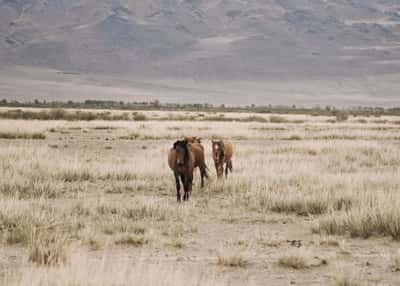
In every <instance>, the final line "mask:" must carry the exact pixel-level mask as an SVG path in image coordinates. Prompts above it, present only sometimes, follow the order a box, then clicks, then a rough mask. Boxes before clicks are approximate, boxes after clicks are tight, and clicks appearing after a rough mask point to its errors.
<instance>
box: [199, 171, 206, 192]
mask: <svg viewBox="0 0 400 286" xmlns="http://www.w3.org/2000/svg"><path fill="white" fill-rule="evenodd" d="M199 170H200V177H201V187H202V188H204V175H205V170H204V169H203V168H202V167H201V168H199Z"/></svg>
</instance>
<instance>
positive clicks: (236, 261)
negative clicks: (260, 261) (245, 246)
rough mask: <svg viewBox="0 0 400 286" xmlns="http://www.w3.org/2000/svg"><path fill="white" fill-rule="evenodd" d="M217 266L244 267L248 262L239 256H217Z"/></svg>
mask: <svg viewBox="0 0 400 286" xmlns="http://www.w3.org/2000/svg"><path fill="white" fill-rule="evenodd" d="M217 264H218V265H220V266H226V267H242V268H243V267H246V266H247V265H249V262H248V261H247V260H246V259H245V258H243V256H241V255H240V254H225V255H221V254H220V255H218V260H217Z"/></svg>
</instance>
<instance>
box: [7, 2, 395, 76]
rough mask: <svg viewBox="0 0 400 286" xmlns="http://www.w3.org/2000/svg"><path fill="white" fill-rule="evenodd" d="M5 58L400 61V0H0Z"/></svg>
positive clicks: (105, 68)
mask: <svg viewBox="0 0 400 286" xmlns="http://www.w3.org/2000/svg"><path fill="white" fill-rule="evenodd" d="M0 65H1V66H3V67H4V66H10V65H27V66H34V67H46V68H54V69H58V70H62V71H65V72H67V73H75V72H86V73H101V74H130V75H140V76H154V77H163V76H168V77H179V78H183V77H187V78H194V79H241V80H248V79H257V80H260V79H261V80H262V79H275V80H276V79H291V78H296V79H299V78H336V77H346V76H360V75H375V74H377V75H378V74H379V75H380V74H390V73H395V72H399V71H400V2H399V1H395V0H374V1H373V0H329V1H327V0H325V1H324V0H319V1H318V0H148V1H144V0H103V1H99V0H74V1H70V0H0Z"/></svg>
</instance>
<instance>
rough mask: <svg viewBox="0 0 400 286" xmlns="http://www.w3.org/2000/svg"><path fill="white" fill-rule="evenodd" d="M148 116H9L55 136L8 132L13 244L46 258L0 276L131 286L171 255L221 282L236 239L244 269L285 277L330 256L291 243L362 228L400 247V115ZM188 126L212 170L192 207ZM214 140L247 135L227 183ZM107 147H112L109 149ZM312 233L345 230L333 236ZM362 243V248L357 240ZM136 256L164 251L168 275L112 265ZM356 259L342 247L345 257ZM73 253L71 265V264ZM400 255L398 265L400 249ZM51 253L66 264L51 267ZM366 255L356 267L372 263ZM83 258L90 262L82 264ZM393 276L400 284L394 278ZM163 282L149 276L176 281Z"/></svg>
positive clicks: (8, 233)
mask: <svg viewBox="0 0 400 286" xmlns="http://www.w3.org/2000/svg"><path fill="white" fill-rule="evenodd" d="M143 114H145V116H146V117H147V120H145V121H141V122H135V121H132V122H123V121H120V122H115V121H113V122H109V121H107V122H105V121H96V120H94V121H90V122H89V121H88V122H87V121H85V122H82V121H74V122H65V121H57V120H52V121H37V122H35V123H31V122H29V121H18V120H15V121H14V120H1V121H0V132H5V133H8V132H16V133H18V134H25V133H26V134H32V133H41V134H45V136H46V138H45V139H43V140H44V141H43V142H41V141H36V140H35V141H33V140H30V139H28V138H25V139H27V140H25V139H21V140H15V141H13V142H12V143H13V144H12V145H11V144H10V143H9V142H10V141H8V140H0V144H1V147H2V148H1V149H0V173H1V176H0V238H1V239H0V240H1V246H2V247H3V248H4V249H5V250H7V251H13V249H17V250H18V251H20V252H18V254H17V256H18V257H19V258H20V259H21V260H24V261H29V257H31V261H32V262H35V263H32V262H30V263H28V262H26V263H27V264H25V265H17V266H15V265H13V266H12V267H10V266H5V268H7V269H8V268H12V269H13V271H14V270H15V273H14V276H13V275H12V274H13V273H9V275H8V274H7V275H5V276H2V278H0V279H3V277H4V279H10V280H7V283H3V284H5V285H54V284H55V283H54V281H58V283H59V284H57V285H88V284H89V283H88V281H93V283H95V282H96V281H97V282H99V281H100V282H99V283H98V284H93V285H112V284H114V285H125V284H124V283H123V282H125V281H129V282H132V283H134V282H135V283H139V284H140V285H147V284H146V283H147V282H148V281H147V280H146V279H151V277H152V276H154V273H158V272H157V271H156V270H154V269H157V270H158V269H159V268H161V269H163V268H164V267H166V265H167V262H165V261H164V260H162V259H166V260H168V261H169V262H168V263H170V262H171V261H174V263H175V261H176V262H177V263H178V264H179V267H181V266H182V265H184V267H185V266H187V265H189V264H191V265H193V266H194V268H199V269H200V270H201V273H200V274H199V275H196V274H193V273H196V272H195V271H193V269H189V272H188V273H187V275H188V276H189V278H190V279H192V278H193V280H190V279H189V280H188V281H192V282H193V284H195V285H209V284H210V283H211V284H213V282H216V281H214V280H213V279H211V282H210V281H209V280H208V279H206V280H204V278H202V277H209V274H210V273H214V271H216V272H217V274H218V273H219V274H220V272H221V271H228V272H229V270H227V269H225V270H223V269H224V268H223V267H216V265H215V253H218V246H219V245H220V243H221V241H227V240H229V241H233V242H234V244H233V245H232V246H233V247H235V248H246V251H245V252H243V249H240V253H238V250H237V249H235V250H226V251H223V252H222V253H221V254H220V255H219V256H218V258H217V261H218V262H217V264H218V265H221V266H227V267H233V268H237V269H235V273H236V270H240V268H244V267H246V270H247V269H251V273H255V275H256V276H257V277H256V279H255V280H257V279H258V280H259V281H266V280H265V279H270V280H268V281H271V284H274V282H277V281H278V282H277V283H275V284H279V281H280V280H279V278H277V276H279V275H282V273H288V272H290V271H291V270H290V269H302V268H307V269H308V268H310V267H313V266H316V265H322V264H324V263H323V260H321V259H315V258H314V257H313V256H311V255H309V254H307V253H305V254H304V253H301V252H292V251H289V250H290V249H291V248H292V247H294V246H293V245H291V244H290V243H288V241H293V240H299V241H300V240H301V241H302V245H303V246H307V247H308V244H310V245H311V244H312V245H313V251H314V250H315V251H316V252H317V254H316V255H318V256H319V257H324V254H327V253H328V252H329V251H333V249H335V250H337V249H338V248H339V249H340V248H341V247H342V245H341V243H340V242H338V241H340V240H341V239H346V241H348V240H350V241H351V243H352V244H353V245H354V244H357V243H358V242H357V240H352V238H351V237H363V238H369V240H367V241H366V242H365V243H369V242H370V246H374V245H375V244H377V243H378V246H379V247H381V248H383V247H386V250H388V249H389V250H392V249H393V248H394V246H393V245H392V244H390V243H392V242H391V241H390V242H389V246H387V245H382V244H379V243H380V241H379V240H378V241H376V240H375V238H374V237H375V236H387V237H391V238H393V239H395V240H400V225H399V221H400V212H399V209H400V197H399V196H398V189H399V186H400V176H399V170H400V152H399V148H398V139H396V138H398V137H399V135H398V131H399V130H400V129H399V126H398V125H396V124H395V122H396V121H397V119H396V118H390V117H387V118H382V119H381V120H385V123H381V122H379V123H373V122H371V119H365V121H364V120H363V121H359V122H358V121H357V120H358V119H359V118H357V119H354V118H352V117H350V118H348V120H346V121H343V122H340V123H337V124H330V123H326V120H327V119H328V118H326V117H309V116H299V117H295V116H292V115H284V116H280V117H282V118H279V119H273V120H277V121H279V122H276V123H273V122H271V121H273V120H270V119H271V118H270V116H271V115H262V119H261V118H258V119H257V118H252V119H251V120H247V118H248V117H251V116H252V115H251V114H244V115H241V114H230V115H229V117H232V118H233V121H232V122H224V121H223V120H221V121H218V122H213V123H210V122H186V121H181V122H178V121H168V122H163V121H152V120H151V119H152V118H153V116H155V114H152V113H147V112H146V113H143ZM131 115H132V114H130V116H131ZM137 115H140V114H137ZM158 115H159V116H158V118H162V117H163V116H169V114H161V113H160V114H158ZM132 116H133V115H132ZM171 116H184V117H185V116H192V114H179V113H178V114H172V115H171ZM209 116H211V115H210V114H204V116H201V118H203V119H204V120H205V119H206V118H207V117H209ZM212 116H217V117H221V116H220V114H215V115H212ZM272 116H275V115H272ZM227 117H228V116H225V119H226V118H227ZM300 121H301V122H300ZM10 126H12V128H11V127H10ZM61 131H62V132H61ZM66 132H68V133H66ZM187 134H196V135H198V136H200V137H202V138H203V142H204V146H205V152H206V160H207V164H208V166H209V168H210V174H211V179H210V180H207V181H206V186H205V188H204V189H203V190H201V189H200V180H199V176H198V172H197V171H196V173H195V177H194V186H193V192H192V194H191V199H190V202H189V203H185V204H180V205H178V204H176V201H175V200H176V198H175V185H174V181H173V176H172V173H171V171H170V169H169V168H168V165H167V152H168V150H169V148H170V147H171V145H172V141H173V140H175V139H176V138H180V137H181V136H183V135H187ZM124 136H126V137H124ZM214 137H227V138H231V139H232V141H233V143H234V152H235V153H234V158H233V166H234V173H232V175H230V176H229V178H228V179H227V180H220V181H217V180H215V171H214V168H213V163H212V159H211V157H210V154H211V144H210V141H209V140H210V139H211V138H214ZM122 138H125V139H132V141H127V140H122ZM288 139H290V140H288ZM298 139H301V140H298ZM350 139H351V140H350ZM54 146H57V148H55V147H54ZM65 146H67V147H65ZM106 146H109V147H110V148H108V150H106V148H105V147H106ZM61 222H62V223H61ZM60 223H61V224H60ZM313 226H314V227H313ZM50 230H51V231H50ZM312 230H313V231H314V232H317V233H320V234H324V235H325V234H326V235H339V236H344V237H339V238H336V237H335V238H331V237H324V238H323V239H322V240H321V237H320V236H318V235H316V234H313V233H312ZM68 246H70V247H68ZM327 246H328V247H327ZM333 247H335V248H333ZM362 247H365V246H363V245H360V248H362ZM71 249H72V250H71ZM351 250H352V254H353V253H354V254H355V255H356V254H358V253H357V249H356V248H351ZM362 250H363V251H366V248H362ZM367 250H369V249H367ZM76 252H78V253H83V254H85V255H87V254H88V255H93V256H91V259H93V261H92V262H90V263H89V264H88V263H87V262H85V261H81V260H78V261H77V263H79V264H78V265H74V261H75V260H74V259H75V258H74V257H72V256H73V255H72V254H73V253H76ZM103 252H104V253H107V252H110V253H113V255H112V257H113V258H112V259H114V260H113V261H112V262H110V264H109V265H104V264H101V265H100V262H99V253H103ZM282 252H283V253H287V254H284V255H282ZM21 253H22V254H21ZM124 254H126V257H125V256H123V255H124ZM5 255H6V256H7V255H10V254H5ZM12 255H13V254H12ZM104 255H106V254H104ZM142 255H143V258H141V257H142ZM10 256H11V255H10ZM100 256H101V255H100ZM122 257H125V258H126V260H124V261H123V263H128V262H127V261H129V263H133V260H134V262H135V263H136V262H137V261H142V260H145V262H143V263H144V266H143V267H147V266H150V268H151V266H152V265H153V264H154V261H153V260H152V259H153V258H154V259H157V260H158V259H161V260H160V262H157V263H160V265H159V266H160V267H155V268H152V269H153V270H154V271H155V272H153V273H148V275H147V276H146V273H147V272H146V273H144V274H143V275H144V276H143V275H142V276H141V277H142V278H143V279H144V280H145V281H143V280H139V282H138V279H139V277H137V276H138V275H137V274H135V273H133V272H134V271H129V273H128V272H127V273H125V272H124V273H122V272H121V273H120V272H119V271H117V272H115V273H120V275H121V276H118V275H114V274H115V273H113V272H112V271H111V270H110V269H114V268H112V267H110V265H113V263H114V262H115V259H119V258H121V259H122ZM132 257H134V258H135V259H133V258H132ZM346 257H348V255H347V256H346V255H342V253H340V255H338V256H337V257H336V258H335V260H338V261H341V260H345V259H347V258H346ZM355 257H357V256H355ZM64 259H65V260H66V264H62V262H63V261H64ZM110 259H111V258H110ZM137 259H138V260H137ZM376 259H377V260H379V259H381V258H376ZM100 260H101V259H100ZM188 261H190V262H188ZM249 261H251V264H250V263H249ZM278 261H279V264H280V265H282V266H284V267H282V268H279V271H282V273H280V274H278V273H277V272H275V270H274V269H272V270H271V271H269V272H268V275H269V276H268V277H265V276H263V275H264V274H263V273H264V272H263V271H260V270H259V269H260V268H261V265H263V266H269V265H272V264H274V263H275V264H276V262H278ZM379 261H380V263H385V262H384V261H383V260H382V259H381V260H379ZM335 262H336V261H335ZM347 262H348V261H347ZM96 263H97V264H96ZM121 263H122V262H121ZM138 263H139V262H138ZM186 263H187V264H186ZM391 263H392V264H393V265H395V264H396V263H395V262H394V260H393V261H392V262H391ZM49 264H50V265H53V264H56V265H57V264H62V265H61V266H58V268H53V267H50V268H48V266H49ZM139 264H140V263H139ZM332 264H333V263H332ZM361 264H362V263H361V262H360V263H359V264H357V265H355V266H354V267H355V269H357V270H360V267H359V266H358V265H361ZM36 265H45V266H46V267H45V268H44V267H42V266H39V267H38V266H36ZM93 265H96V266H95V267H94V266H93ZM99 265H100V266H99ZM324 265H325V264H324ZM253 266H254V268H253ZM113 267H114V266H113ZM135 267H137V266H134V265H129V267H128V266H126V267H125V268H123V267H122V268H121V269H135V270H136V269H137V268H135ZM179 267H178V269H179ZM327 267H331V265H330V264H329V265H328V266H327ZM371 267H372V266H371ZM14 268H15V269H14ZM79 268H82V270H80V271H77V270H79ZM93 268H95V269H93ZM374 269H377V268H374ZM393 269H396V267H394V266H393ZM153 270H151V271H153ZM169 270H170V269H169ZM203 270H205V272H204V273H205V274H203V272H202V271H203ZM329 270H332V268H329ZM73 271H77V272H76V274H74V272H73ZM100 271H103V272H104V273H103V272H100ZM110 271H111V272H110ZM121 271H122V270H121ZM151 271H150V270H149V272H151ZM218 271H220V272H218ZM313 271H314V270H313ZM315 271H317V270H315ZM377 271H379V269H377ZM88 273H90V275H89V274H88ZM139 273H140V272H139ZM172 273H176V269H175V268H174V269H172ZM296 273H301V271H298V272H296ZM192 274H193V275H192ZM96 275H98V276H96ZM203 275H204V276H203ZM192 276H193V277H192ZM228 276H229V277H230V279H231V280H230V281H228V282H227V283H226V284H229V285H235V284H232V283H231V282H232V279H233V278H232V277H233V276H232V273H228ZM57 277H62V279H59V278H57ZM185 277H186V276H185ZM237 277H239V278H238V283H239V282H240V283H239V284H241V285H243V284H248V283H247V282H249V281H247V280H246V279H245V278H244V275H243V273H241V271H238V272H237ZM11 278H12V279H11ZM55 279H59V280H55ZM90 279H93V280H90ZM100 279H103V280H100ZM170 279H171V281H175V282H176V284H177V285H181V284H182V285H183V283H185V284H187V283H188V282H187V281H186V280H183V281H182V278H180V277H179V275H178V276H177V275H175V274H171V277H170ZM235 279H236V278H235ZM274 279H275V280H274ZM299 279H302V278H301V277H300V278H299ZM321 279H322V280H321V281H322V282H321V283H322V284H325V285H326V284H327V283H328V280H327V278H326V277H325V278H321ZM324 279H325V280H324ZM382 279H384V278H382ZM385 279H386V280H385V281H386V282H387V281H389V282H390V281H391V280H390V279H393V277H391V276H389V278H385ZM103 281H104V282H103ZM121 281H123V282H121ZM1 282H3V281H1V280H0V284H2V283H1ZM163 282H164V281H161V282H160V281H156V282H154V281H153V284H151V283H150V282H149V283H148V285H172V284H171V283H170V284H168V283H167V282H165V283H166V284H162V283H163ZM208 282H210V283H208ZM224 282H225V281H223V282H220V280H218V281H217V282H216V283H214V284H213V285H225V283H224ZM299 282H300V281H299ZM330 282H332V281H329V283H330ZM63 283H64V284H63ZM102 283H103V284H102ZM207 283H208V284H207ZM329 283H328V284H329ZM343 283H347V282H343ZM338 285H352V284H338Z"/></svg>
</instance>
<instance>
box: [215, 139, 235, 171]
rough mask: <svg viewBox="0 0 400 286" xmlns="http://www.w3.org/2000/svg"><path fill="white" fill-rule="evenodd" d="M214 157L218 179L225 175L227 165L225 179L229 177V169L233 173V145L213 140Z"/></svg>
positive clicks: (224, 141) (225, 141)
mask: <svg viewBox="0 0 400 286" xmlns="http://www.w3.org/2000/svg"><path fill="white" fill-rule="evenodd" d="M211 144H212V156H213V159H214V164H215V169H216V171H217V177H218V178H221V177H222V176H223V174H224V163H225V177H228V169H229V171H231V173H232V155H233V149H232V143H231V142H229V141H228V140H212V142H211Z"/></svg>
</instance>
